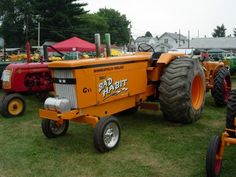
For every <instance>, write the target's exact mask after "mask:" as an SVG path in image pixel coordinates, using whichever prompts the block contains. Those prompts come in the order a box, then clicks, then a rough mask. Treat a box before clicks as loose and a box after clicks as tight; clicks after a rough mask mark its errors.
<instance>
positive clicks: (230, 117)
mask: <svg viewBox="0 0 236 177" xmlns="http://www.w3.org/2000/svg"><path fill="white" fill-rule="evenodd" d="M235 117H236V90H233V91H232V92H231V95H230V97H229V100H228V104H227V115H226V128H228V129H231V130H236V127H235V125H234V120H235ZM227 132H228V134H229V136H230V137H232V138H235V137H236V134H235V132H233V131H229V130H228V131H227Z"/></svg>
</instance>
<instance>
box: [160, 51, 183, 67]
mask: <svg viewBox="0 0 236 177" xmlns="http://www.w3.org/2000/svg"><path fill="white" fill-rule="evenodd" d="M180 56H184V54H182V53H165V54H162V55H161V56H160V58H159V59H158V61H157V63H164V64H169V63H170V62H171V61H172V60H174V59H176V58H177V57H180Z"/></svg>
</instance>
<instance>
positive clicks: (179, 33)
mask: <svg viewBox="0 0 236 177" xmlns="http://www.w3.org/2000/svg"><path fill="white" fill-rule="evenodd" d="M179 47H180V29H179Z"/></svg>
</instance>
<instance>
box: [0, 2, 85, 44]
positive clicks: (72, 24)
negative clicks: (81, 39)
mask: <svg viewBox="0 0 236 177" xmlns="http://www.w3.org/2000/svg"><path fill="white" fill-rule="evenodd" d="M85 5H87V4H85V3H79V1H76V0H40V1H38V0H1V1H0V20H1V21H2V25H1V27H0V33H1V34H2V36H3V37H4V39H5V41H6V44H7V46H19V47H20V46H24V45H25V41H26V39H33V40H34V41H37V27H38V22H40V23H41V40H42V41H45V40H52V41H60V40H63V39H65V38H67V37H71V36H73V35H76V34H79V30H80V29H79V26H80V18H79V17H80V15H82V14H85V13H87V12H86V11H85V10H84V9H83V7H84V6H85Z"/></svg>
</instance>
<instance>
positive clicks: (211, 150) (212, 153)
mask: <svg viewBox="0 0 236 177" xmlns="http://www.w3.org/2000/svg"><path fill="white" fill-rule="evenodd" d="M220 145H221V137H220V136H218V135H214V136H212V137H211V140H210V143H209V146H208V150H207V155H206V173H207V177H219V176H220V170H221V165H222V160H221V159H216V155H217V154H218V152H219V149H220Z"/></svg>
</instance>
